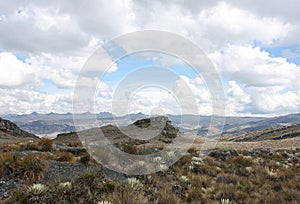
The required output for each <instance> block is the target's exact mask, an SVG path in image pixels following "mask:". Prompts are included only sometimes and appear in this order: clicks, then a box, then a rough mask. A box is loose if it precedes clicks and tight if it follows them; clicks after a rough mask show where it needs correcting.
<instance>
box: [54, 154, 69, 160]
mask: <svg viewBox="0 0 300 204" xmlns="http://www.w3.org/2000/svg"><path fill="white" fill-rule="evenodd" d="M55 160H56V161H72V160H73V154H71V153H70V152H58V153H57V156H56V158H55Z"/></svg>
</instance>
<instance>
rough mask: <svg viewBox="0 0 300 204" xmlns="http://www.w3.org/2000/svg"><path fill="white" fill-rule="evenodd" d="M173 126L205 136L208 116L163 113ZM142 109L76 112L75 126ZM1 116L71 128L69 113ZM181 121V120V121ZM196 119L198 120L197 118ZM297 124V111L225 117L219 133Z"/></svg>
mask: <svg viewBox="0 0 300 204" xmlns="http://www.w3.org/2000/svg"><path fill="white" fill-rule="evenodd" d="M166 116H167V117H168V118H169V119H170V120H171V121H172V124H173V125H174V126H176V127H177V128H179V129H180V131H182V132H190V133H194V134H198V135H202V136H205V134H206V133H207V131H208V128H209V125H210V122H211V119H212V117H211V116H200V115H166ZM147 117H149V115H145V114H143V113H137V114H129V115H125V116H115V115H113V114H111V113H109V112H101V113H97V114H95V113H89V112H86V113H82V114H77V115H76V125H77V126H76V128H77V130H78V129H79V130H84V129H89V128H93V127H100V126H104V125H109V124H112V125H118V126H126V125H129V124H131V123H133V122H134V121H136V120H139V119H143V118H147ZM3 118H6V119H8V120H11V121H13V122H14V123H16V124H17V125H18V126H19V127H20V128H22V129H23V130H26V131H28V132H30V133H33V134H36V135H39V136H51V137H55V136H56V135H57V134H59V133H66V132H74V131H76V128H75V126H74V121H73V114H72V113H66V114H57V113H49V114H39V113H36V112H34V113H31V114H25V115H15V114H10V115H4V116H3ZM183 121H184V122H183ZM199 121H200V123H199V124H198V122H199ZM295 124H300V114H291V115H285V116H278V117H271V118H267V117H225V125H224V129H223V134H242V133H246V132H251V131H255V130H261V129H265V128H270V127H277V126H279V127H280V126H290V125H295Z"/></svg>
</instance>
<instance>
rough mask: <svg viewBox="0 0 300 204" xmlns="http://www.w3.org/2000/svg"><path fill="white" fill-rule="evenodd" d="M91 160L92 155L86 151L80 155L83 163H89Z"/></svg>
mask: <svg viewBox="0 0 300 204" xmlns="http://www.w3.org/2000/svg"><path fill="white" fill-rule="evenodd" d="M90 160H91V156H90V155H89V154H88V153H85V154H84V155H83V156H82V157H80V162H81V163H83V164H88V163H89V161H90Z"/></svg>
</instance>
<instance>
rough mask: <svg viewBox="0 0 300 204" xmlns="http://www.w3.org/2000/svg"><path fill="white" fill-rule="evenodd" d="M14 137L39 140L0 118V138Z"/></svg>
mask: <svg viewBox="0 0 300 204" xmlns="http://www.w3.org/2000/svg"><path fill="white" fill-rule="evenodd" d="M9 135H10V136H14V137H18V138H38V137H36V136H35V135H33V134H30V133H28V132H26V131H24V130H22V129H20V128H19V127H18V126H17V125H16V124H15V123H13V122H11V121H9V120H5V119H3V118H0V136H6V137H7V136H9Z"/></svg>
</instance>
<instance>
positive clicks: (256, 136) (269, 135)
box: [222, 124, 300, 142]
mask: <svg viewBox="0 0 300 204" xmlns="http://www.w3.org/2000/svg"><path fill="white" fill-rule="evenodd" d="M299 136H300V124H298V125H290V126H277V127H270V128H266V129H262V130H256V131H252V132H246V133H242V134H234V135H230V134H228V135H224V136H223V138H222V140H223V141H233V142H257V141H263V140H282V139H288V138H294V137H299Z"/></svg>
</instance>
